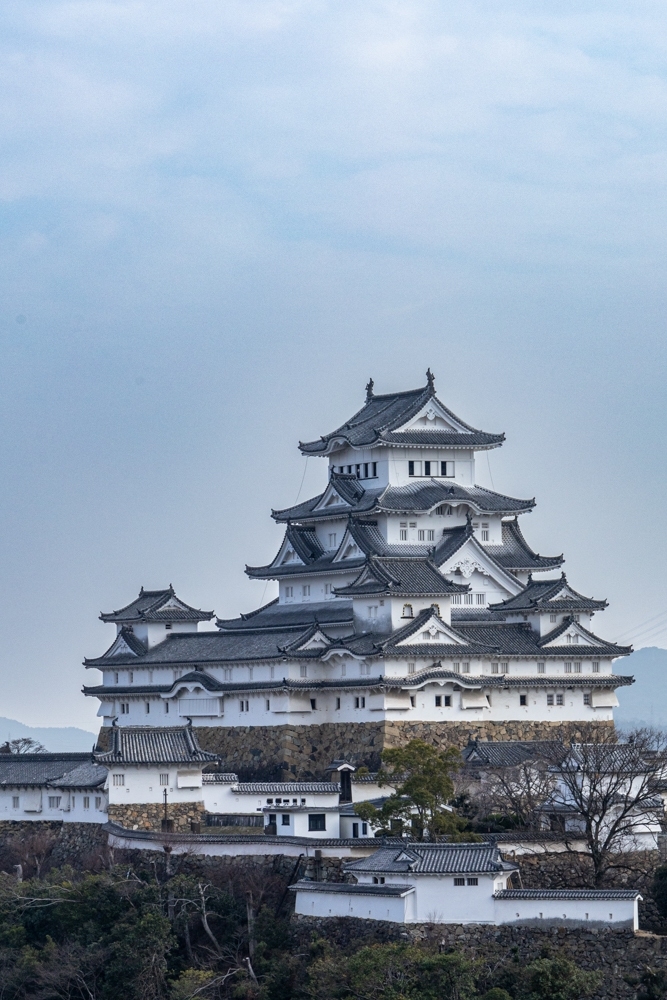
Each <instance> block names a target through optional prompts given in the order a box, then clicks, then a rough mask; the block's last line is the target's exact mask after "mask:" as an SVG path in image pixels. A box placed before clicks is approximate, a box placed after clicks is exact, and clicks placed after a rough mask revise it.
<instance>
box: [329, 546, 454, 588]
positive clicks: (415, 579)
mask: <svg viewBox="0 0 667 1000" xmlns="http://www.w3.org/2000/svg"><path fill="white" fill-rule="evenodd" d="M469 589H470V588H469V587H468V585H467V584H465V585H461V584H457V583H450V582H449V580H446V579H445V577H444V576H443V575H442V573H440V572H439V571H438V569H437V567H436V566H435V565H434V564H433V563H432V562H431V561H430V560H429V559H406V558H403V559H396V558H394V559H387V558H383V557H379V556H370V557H369V559H368V562H367V564H366V566H365V567H364V569H363V570H362V572H361V573H360V574H359V576H358V577H357V579H356V580H355V581H354V582H353V583H351V584H349V585H348V586H346V587H339V588H337V590H336V594H337V595H340V596H341V597H358V596H371V595H372V596H376V595H388V596H395V597H442V596H444V595H445V594H462V593H464V592H466V591H468V590H469Z"/></svg>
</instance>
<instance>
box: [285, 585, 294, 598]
mask: <svg viewBox="0 0 667 1000" xmlns="http://www.w3.org/2000/svg"><path fill="white" fill-rule="evenodd" d="M285 597H294V587H285Z"/></svg>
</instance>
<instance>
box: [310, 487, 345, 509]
mask: <svg viewBox="0 0 667 1000" xmlns="http://www.w3.org/2000/svg"><path fill="white" fill-rule="evenodd" d="M327 507H331V508H336V507H348V508H349V507H350V504H349V503H348V502H347V500H345V499H344V498H343V497H342V496H341V495H340V493H339V492H338V490H336V489H335V488H334V486H333V484H332V483H329V484H328V486H327V488H326V490H325V491H324V493H323V494H322V496H321V497H320V500H319V503H317V504H316V505H315V507H314V508H313V510H326V508H327Z"/></svg>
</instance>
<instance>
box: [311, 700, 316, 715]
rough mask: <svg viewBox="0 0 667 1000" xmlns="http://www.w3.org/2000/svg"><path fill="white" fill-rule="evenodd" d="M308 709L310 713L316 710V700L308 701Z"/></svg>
mask: <svg viewBox="0 0 667 1000" xmlns="http://www.w3.org/2000/svg"><path fill="white" fill-rule="evenodd" d="M310 708H311V711H313V712H314V711H315V709H316V708H317V698H311V699H310Z"/></svg>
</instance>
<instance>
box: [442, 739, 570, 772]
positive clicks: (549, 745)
mask: <svg viewBox="0 0 667 1000" xmlns="http://www.w3.org/2000/svg"><path fill="white" fill-rule="evenodd" d="M560 751H562V752H563V753H565V748H564V746H563V744H562V743H560V742H559V741H558V740H526V741H523V740H498V741H496V740H471V741H470V743H468V745H467V747H465V748H464V749H463V750H462V751H461V756H462V757H463V760H464V761H465V763H466V764H468V765H473V766H475V767H518V766H519V765H520V764H525V763H526V761H529V760H540V759H544V758H545V757H546V758H547V759H548V760H553V757H554V754H556V753H559V752H560Z"/></svg>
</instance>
